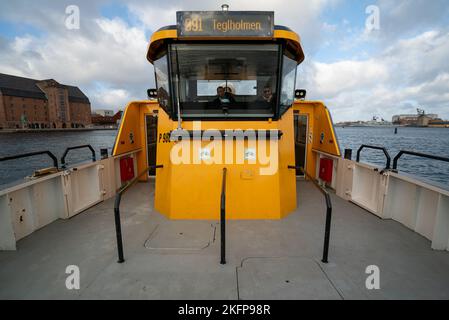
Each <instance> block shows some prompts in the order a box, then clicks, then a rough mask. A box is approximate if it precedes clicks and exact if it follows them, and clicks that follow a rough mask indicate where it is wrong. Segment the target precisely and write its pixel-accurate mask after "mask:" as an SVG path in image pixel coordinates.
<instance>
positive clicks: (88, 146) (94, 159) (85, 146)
mask: <svg viewBox="0 0 449 320" xmlns="http://www.w3.org/2000/svg"><path fill="white" fill-rule="evenodd" d="M83 148H89V150H90V152H91V153H92V162H95V161H97V157H96V154H95V150H94V148H92V146H91V145H90V144H85V145H82V146H76V147H69V148H67V149H65V151H64V154H63V155H62V157H61V166H62V168H63V169H65V168H66V167H67V166H66V163H65V158H66V157H67V154H68V153H69V151H70V150H76V149H83Z"/></svg>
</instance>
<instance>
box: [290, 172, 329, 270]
mask: <svg viewBox="0 0 449 320" xmlns="http://www.w3.org/2000/svg"><path fill="white" fill-rule="evenodd" d="M288 168H289V169H292V170H300V171H302V172H303V173H304V176H306V177H307V178H309V179H310V180H311V181H312V183H313V184H314V185H315V187H317V189H318V190H319V191H320V192H321V193H322V194H323V195H324V197H325V200H326V226H325V229H324V246H323V259H322V260H321V261H322V262H323V263H328V262H329V261H328V255H329V242H330V234H331V222H332V202H331V197H330V195H329V192H327V191H326V190H325V189H324V188H323V187H321V186H320V185H319V184H318V183H317V182H316V181H315V179H314V178H312V177H311V176H310V175H309V174H308V173H307V172H306V171H305V170H304V168H303V167H296V166H288Z"/></svg>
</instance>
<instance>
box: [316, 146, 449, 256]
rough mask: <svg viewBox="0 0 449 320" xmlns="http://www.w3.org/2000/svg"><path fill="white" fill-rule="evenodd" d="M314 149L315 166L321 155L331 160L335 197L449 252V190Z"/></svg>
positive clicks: (332, 186) (433, 247) (438, 248)
mask: <svg viewBox="0 0 449 320" xmlns="http://www.w3.org/2000/svg"><path fill="white" fill-rule="evenodd" d="M314 152H316V153H317V155H318V157H317V168H319V159H321V158H329V159H333V160H334V172H333V178H332V184H331V186H330V187H331V188H332V189H334V190H335V192H336V194H337V196H339V197H341V198H343V199H345V200H348V201H351V202H353V203H355V204H357V205H358V206H360V207H362V208H364V209H365V210H367V211H369V212H371V213H373V214H375V215H377V216H378V217H380V218H382V219H393V220H395V221H398V222H400V223H401V224H403V225H404V226H406V227H408V228H409V229H411V230H413V231H415V232H417V233H419V234H420V235H422V236H424V237H426V238H427V239H429V240H430V241H431V242H432V245H431V246H432V249H435V250H448V251H449V191H448V190H445V189H442V188H440V187H437V186H434V185H431V184H428V183H426V182H423V181H420V180H418V179H416V178H414V177H410V176H407V175H402V174H398V173H395V172H393V171H390V170H386V171H382V168H378V167H375V166H372V165H369V164H365V163H358V162H356V161H351V160H347V159H343V158H340V157H335V156H332V155H329V154H326V153H323V152H320V151H317V150H314ZM317 170H318V169H317ZM317 176H318V175H317Z"/></svg>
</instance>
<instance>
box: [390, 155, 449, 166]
mask: <svg viewBox="0 0 449 320" xmlns="http://www.w3.org/2000/svg"><path fill="white" fill-rule="evenodd" d="M404 154H408V155H412V156H417V157H421V158H427V159H432V160H439V161H444V162H449V158H446V157H440V156H434V155H432V154H426V153H420V152H415V151H407V150H401V151H399V153H398V154H397V155H396V157H394V159H393V170H397V169H398V161H399V159H400V158H401V157H402V156H403V155H404Z"/></svg>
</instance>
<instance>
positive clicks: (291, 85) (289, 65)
mask: <svg viewBox="0 0 449 320" xmlns="http://www.w3.org/2000/svg"><path fill="white" fill-rule="evenodd" d="M282 59H283V61H282V80H281V81H282V82H281V96H280V101H279V105H280V106H279V108H280V110H279V111H280V112H279V115H280V116H282V115H283V114H284V113H285V112H286V111H287V110H288V109H289V108H290V107H291V106H292V104H293V101H294V99H295V84H296V67H297V66H298V63H297V62H296V61H295V60H293V59H291V58H290V57H288V56H287V55H284V56H283V58H282Z"/></svg>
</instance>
